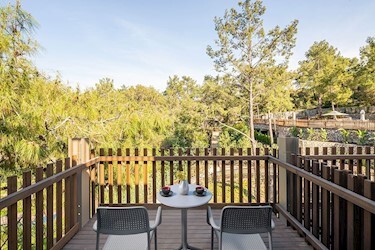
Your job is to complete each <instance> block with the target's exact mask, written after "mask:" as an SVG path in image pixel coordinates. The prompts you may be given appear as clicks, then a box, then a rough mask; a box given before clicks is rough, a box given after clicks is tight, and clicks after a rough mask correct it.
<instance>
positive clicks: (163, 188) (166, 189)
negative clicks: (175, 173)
mask: <svg viewBox="0 0 375 250" xmlns="http://www.w3.org/2000/svg"><path fill="white" fill-rule="evenodd" d="M161 191H162V192H163V194H165V195H168V194H169V192H170V191H171V188H170V187H168V186H165V187H162V188H161Z"/></svg>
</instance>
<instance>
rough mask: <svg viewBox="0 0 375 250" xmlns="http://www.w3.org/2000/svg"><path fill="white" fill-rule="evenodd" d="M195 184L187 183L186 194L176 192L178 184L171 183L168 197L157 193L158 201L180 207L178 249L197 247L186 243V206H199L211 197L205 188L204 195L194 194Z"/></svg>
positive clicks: (169, 205) (184, 249)
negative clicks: (179, 244) (170, 193)
mask: <svg viewBox="0 0 375 250" xmlns="http://www.w3.org/2000/svg"><path fill="white" fill-rule="evenodd" d="M196 186H197V185H194V184H189V193H188V194H187V195H181V194H179V193H178V185H172V186H170V187H171V190H172V192H173V194H172V195H171V196H169V197H164V196H162V195H161V194H160V193H157V197H156V198H157V199H158V201H159V202H160V203H162V204H164V205H166V206H168V207H173V208H179V209H181V226H182V228H181V229H182V232H181V246H180V248H179V249H183V250H186V249H191V250H194V249H198V248H196V247H192V246H189V244H188V243H187V210H188V208H193V207H199V206H202V205H205V204H207V203H208V202H209V201H210V200H211V198H212V193H211V192H210V191H209V190H208V189H206V195H205V196H196V195H194V194H193V192H194V191H195V188H196Z"/></svg>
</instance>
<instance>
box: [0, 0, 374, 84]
mask: <svg viewBox="0 0 375 250" xmlns="http://www.w3.org/2000/svg"><path fill="white" fill-rule="evenodd" d="M3 4H4V2H3ZM22 4H23V7H24V8H25V9H26V10H27V11H29V12H30V13H31V14H32V15H33V16H34V17H35V19H36V20H37V21H38V22H39V25H40V26H39V28H38V29H37V31H36V34H35V38H36V39H37V40H38V42H39V43H40V44H41V45H42V49H41V50H40V52H39V53H38V54H37V55H36V56H34V57H33V61H34V62H35V63H36V65H37V66H38V67H39V68H40V69H41V70H43V71H45V72H46V73H47V74H49V75H51V76H54V75H56V74H57V73H59V74H60V75H61V77H62V79H63V81H64V82H65V83H67V84H69V85H70V86H73V87H75V86H77V85H79V86H80V88H81V89H86V88H89V87H93V86H95V83H97V82H98V80H99V79H101V78H104V77H108V78H112V79H113V80H114V82H115V86H116V87H120V86H122V85H125V86H131V85H136V84H142V85H145V86H153V87H155V88H156V89H158V90H161V91H162V90H164V89H165V87H166V83H167V80H168V77H169V76H172V75H175V74H176V75H180V76H182V75H188V76H191V77H192V78H194V79H195V80H197V82H198V83H201V82H202V80H203V77H204V76H205V75H207V74H211V75H215V74H216V73H215V71H214V69H213V63H212V60H211V59H210V58H209V57H208V56H207V55H206V47H207V45H213V44H214V40H215V39H216V33H215V30H214V23H213V19H214V17H215V16H223V14H224V11H225V9H228V8H230V7H235V6H236V5H237V1H229V0H190V1H181V0H180V1H178V0H159V1H151V0H149V1H146V0H136V1H134V0H132V1H131V0H122V1H120V0H118V1H114V0H106V1H97V0H91V1H88V0H80V1H77V0H64V1H51V0H24V1H22ZM264 4H265V6H266V7H267V12H266V15H265V16H264V24H265V26H266V28H273V27H274V26H275V25H280V26H281V27H284V26H285V25H287V24H289V23H290V22H291V21H292V20H294V19H298V20H299V25H298V34H297V45H296V47H295V48H294V50H293V51H294V55H293V57H292V58H291V60H290V67H291V68H296V67H297V65H298V61H300V60H303V59H304V54H305V52H306V51H307V50H308V49H309V47H310V46H311V45H312V44H313V42H314V41H321V40H324V39H325V40H327V41H328V42H329V43H330V44H331V45H333V46H335V47H337V48H338V49H339V50H340V51H341V53H342V54H343V55H344V56H348V57H354V56H358V51H359V48H360V47H362V46H363V45H365V40H366V38H367V37H369V36H375V29H374V27H375V18H374V17H373V15H374V13H375V1H374V0H329V1H327V0H314V1H308V0H265V1H264Z"/></svg>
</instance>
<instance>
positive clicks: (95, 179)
mask: <svg viewBox="0 0 375 250" xmlns="http://www.w3.org/2000/svg"><path fill="white" fill-rule="evenodd" d="M99 152H100V154H99V156H97V157H95V156H92V159H91V160H90V161H89V162H86V163H84V164H80V165H76V164H75V160H73V161H71V160H70V159H66V160H65V161H58V162H57V163H56V164H53V165H52V164H49V165H48V166H47V167H46V168H45V171H43V169H42V168H38V169H37V170H36V173H35V179H36V183H34V184H31V179H32V174H31V172H25V174H24V182H23V184H22V185H23V188H22V189H20V190H18V188H17V180H16V178H15V177H10V178H9V179H8V192H9V195H8V196H6V197H5V198H3V199H1V200H0V212H1V233H0V240H1V244H2V248H8V249H17V248H23V249H32V248H36V249H42V248H47V249H60V248H61V247H62V246H63V245H64V244H65V243H66V242H68V241H69V240H70V239H71V237H72V236H73V235H74V234H75V233H76V232H77V231H78V230H79V228H80V224H79V223H80V219H79V212H80V211H82V210H85V211H90V215H94V213H95V210H96V208H97V206H98V205H113V206H115V205H129V204H142V205H145V206H150V207H151V206H155V204H156V203H157V200H156V194H157V192H158V191H159V190H160V188H161V187H162V186H164V185H170V184H174V183H177V180H176V171H177V170H179V169H183V170H184V172H185V174H186V178H187V179H188V180H189V182H190V183H196V184H200V185H204V186H206V187H208V188H209V189H210V190H212V192H213V199H212V200H211V205H213V206H217V207H219V206H224V205H226V204H264V203H270V204H272V205H273V206H274V207H275V209H277V211H278V213H280V214H281V215H282V216H284V217H285V218H287V220H288V221H289V223H290V224H291V225H292V226H293V227H295V228H296V229H297V230H298V231H299V232H300V233H301V235H303V236H304V237H305V238H306V239H307V240H308V241H309V242H310V243H311V244H312V245H313V246H314V247H315V248H318V249H319V248H322V249H324V248H325V247H328V248H340V249H341V247H342V246H345V245H347V246H349V247H350V246H352V244H353V247H357V246H361V247H362V246H363V247H364V248H365V249H366V248H367V247H370V248H369V249H371V247H374V246H375V245H374V244H375V237H373V236H374V234H375V223H374V222H375V202H374V200H375V184H374V182H372V181H370V180H368V179H366V177H365V176H362V175H353V174H351V173H349V172H348V171H347V170H341V169H339V168H338V167H335V164H333V163H334V162H335V163H336V164H337V163H340V159H346V160H347V159H349V160H350V159H353V160H357V159H363V160H364V161H367V160H370V163H371V164H372V163H373V161H374V159H375V155H374V154H370V155H361V156H358V155H352V156H350V157H351V158H347V157H348V156H347V155H346V156H342V155H336V156H335V157H336V159H333V158H332V159H328V160H329V161H331V164H329V165H327V163H326V162H325V160H327V159H325V158H323V159H320V162H318V161H316V160H313V159H312V158H307V157H303V156H295V157H294V158H293V159H294V161H293V162H291V163H286V162H283V161H281V160H279V159H278V158H277V155H276V151H273V152H272V154H270V152H268V151H267V150H260V149H257V154H256V155H250V150H242V149H239V150H237V149H236V150H235V149H230V150H225V149H222V150H220V152H218V151H217V150H215V149H214V150H212V151H211V150H209V149H186V150H184V151H183V150H181V149H179V150H173V149H160V150H156V149H153V150H151V151H149V150H146V149H144V150H138V149H135V150H130V149H125V150H124V151H122V150H116V153H114V150H112V149H107V150H104V149H101V150H100V151H99ZM309 157H310V156H309ZM324 157H326V156H324ZM345 157H346V158H345ZM361 157H362V158H361ZM63 167H64V169H65V170H63ZM281 169H286V170H287V171H288V181H287V182H286V181H282V182H283V183H288V185H287V188H286V190H287V197H288V199H287V201H288V203H287V207H286V208H284V207H283V206H281V205H279V204H278V202H279V200H278V197H279V190H281V189H279V187H278V186H279V185H283V183H281V182H279V180H278V177H279V176H278V174H279V171H280V170H281ZM87 170H89V177H90V194H89V196H90V202H89V204H90V205H89V206H87V207H81V201H80V196H79V195H77V193H79V190H80V189H82V188H85V187H82V186H80V181H79V180H80V178H81V174H82V173H83V171H87ZM353 170H355V168H353ZM357 172H358V173H359V171H358V170H357ZM364 172H366V171H363V173H364ZM44 175H45V176H46V178H44ZM21 206H22V207H23V209H22V210H23V211H22V210H21V209H20V208H21ZM342 228H347V229H342ZM358 232H360V233H358ZM363 232H366V233H363ZM348 244H350V245H348Z"/></svg>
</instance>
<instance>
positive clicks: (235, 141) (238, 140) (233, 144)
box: [219, 123, 250, 148]
mask: <svg viewBox="0 0 375 250" xmlns="http://www.w3.org/2000/svg"><path fill="white" fill-rule="evenodd" d="M233 128H234V129H231V128H227V127H224V128H223V130H222V132H221V134H220V138H219V145H220V147H222V148H247V147H250V144H249V140H248V139H247V138H246V137H245V136H244V135H243V134H244V133H246V131H248V127H247V126H246V124H245V123H238V124H235V125H233ZM236 130H238V131H236ZM239 131H241V132H242V133H240V132H239Z"/></svg>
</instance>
